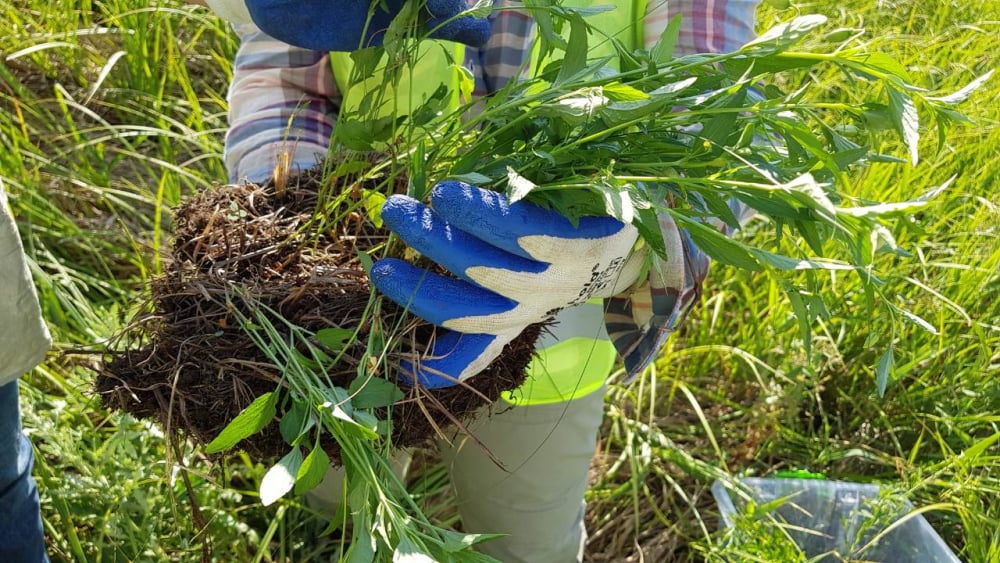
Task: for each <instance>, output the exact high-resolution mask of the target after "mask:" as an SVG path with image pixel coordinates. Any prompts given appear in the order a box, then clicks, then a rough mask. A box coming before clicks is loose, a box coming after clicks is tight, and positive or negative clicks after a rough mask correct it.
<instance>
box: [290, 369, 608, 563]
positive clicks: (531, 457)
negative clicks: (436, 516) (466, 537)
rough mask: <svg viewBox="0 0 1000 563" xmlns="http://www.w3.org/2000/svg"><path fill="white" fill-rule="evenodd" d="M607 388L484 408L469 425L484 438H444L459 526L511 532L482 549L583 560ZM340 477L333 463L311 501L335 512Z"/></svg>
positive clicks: (399, 464)
mask: <svg viewBox="0 0 1000 563" xmlns="http://www.w3.org/2000/svg"><path fill="white" fill-rule="evenodd" d="M604 392H605V388H603V387H602V388H601V389H600V390H598V391H596V392H594V393H591V394H589V395H586V396H584V397H580V398H577V399H574V400H572V401H568V402H564V403H550V404H543V405H524V406H512V407H510V408H508V409H503V408H495V409H494V410H498V411H500V412H494V413H492V414H487V413H486V412H485V411H484V412H483V413H481V414H480V415H479V416H478V417H476V419H475V420H474V421H473V422H471V423H470V424H469V425H468V429H469V430H470V432H471V433H472V434H473V435H474V436H475V437H476V438H477V439H478V440H479V442H480V443H477V442H476V441H475V440H472V439H471V438H469V437H468V436H467V435H458V436H456V437H455V439H454V440H453V441H452V444H451V445H449V444H447V443H445V442H444V441H441V443H440V444H439V448H440V451H441V456H442V459H443V460H444V462H445V464H446V465H447V467H448V470H449V474H450V476H451V482H452V486H453V487H454V490H455V497H456V500H457V502H458V510H459V514H460V515H461V517H462V529H463V530H464V531H465V532H467V533H498V534H507V536H506V537H504V538H501V539H498V540H493V541H489V542H486V543H483V544H480V545H479V546H478V549H479V551H481V552H483V553H486V554H488V555H490V556H491V557H494V558H496V559H499V560H500V561H503V562H504V563H519V562H525V563H528V562H530V563H536V562H537V563H573V562H578V561H582V560H583V548H584V543H585V542H586V538H587V534H586V530H585V528H584V519H583V516H584V499H583V495H584V492H585V491H586V490H587V485H588V474H589V470H590V461H591V458H592V457H593V455H594V449H595V447H596V444H597V432H598V430H599V427H600V425H601V419H602V417H603V413H604ZM486 451H488V452H489V454H487V453H486ZM490 454H491V455H492V457H491V455H490ZM494 459H496V460H499V461H500V463H501V464H502V467H500V466H498V465H497V463H496V462H495V461H494ZM407 461H408V456H407V455H405V454H404V455H402V456H400V457H399V458H398V459H397V460H396V464H395V465H396V468H397V469H398V470H399V471H401V472H402V471H403V470H404V468H405V466H406V463H407ZM342 479H343V473H342V469H340V470H331V471H330V472H329V473H328V474H327V476H326V478H325V479H324V480H323V483H322V484H320V486H319V487H317V489H315V490H314V491H313V492H311V493H310V494H309V495H308V501H309V503H310V504H311V505H313V506H314V507H316V508H318V509H320V510H322V511H323V512H327V513H332V512H334V511H335V510H336V507H337V503H338V502H339V500H340V498H341V492H342V489H341V487H342Z"/></svg>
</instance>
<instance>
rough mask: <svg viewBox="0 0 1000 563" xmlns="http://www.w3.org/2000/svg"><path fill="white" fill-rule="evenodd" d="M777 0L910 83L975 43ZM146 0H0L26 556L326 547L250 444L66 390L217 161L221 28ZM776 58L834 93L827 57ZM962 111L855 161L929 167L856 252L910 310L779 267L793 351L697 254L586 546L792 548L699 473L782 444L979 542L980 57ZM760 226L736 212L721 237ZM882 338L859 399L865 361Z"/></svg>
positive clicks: (743, 282)
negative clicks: (737, 516) (19, 311)
mask: <svg viewBox="0 0 1000 563" xmlns="http://www.w3.org/2000/svg"><path fill="white" fill-rule="evenodd" d="M779 3H780V2H773V3H771V4H770V5H765V6H764V7H762V8H761V11H760V13H759V21H760V27H761V28H766V27H769V26H770V25H771V24H773V23H775V22H778V21H785V20H788V19H790V18H791V17H793V16H795V15H799V14H806V13H819V14H823V15H826V16H827V17H829V18H830V21H829V22H828V23H827V24H826V29H827V30H828V31H834V30H837V29H841V28H852V29H856V30H863V33H862V34H861V35H860V36H859V38H858V40H857V41H859V42H862V43H865V44H867V47H868V48H869V49H870V50H876V51H883V52H886V53H889V54H891V55H892V56H894V57H896V58H897V59H898V60H899V61H900V62H902V63H903V64H904V65H905V67H906V68H907V69H908V71H909V73H910V74H911V76H913V78H914V81H915V82H916V83H917V84H918V85H920V86H922V87H925V88H927V89H930V90H933V91H938V90H940V91H941V92H943V93H951V92H954V91H956V90H958V89H959V88H961V87H962V86H964V85H966V84H968V83H969V82H970V81H972V80H973V79H975V78H976V77H978V76H981V75H983V74H985V73H987V72H988V71H990V70H992V69H995V68H997V67H998V66H1000V47H998V42H997V37H998V36H1000V3H997V2H996V1H995V0H966V1H964V2H958V1H950V2H945V1H943V0H940V1H930V2H928V1H923V2H918V1H917V0H880V1H878V2H865V1H861V0H841V1H839V2H833V1H832V0H817V1H803V2H793V3H792V5H791V6H790V7H784V8H781V9H779V8H778V7H776V4H779ZM154 6H155V7H150V6H148V5H147V4H146V3H143V2H140V1H139V0H75V1H69V0H58V1H53V2H45V1H42V0H17V1H16V2H15V1H14V0H0V15H2V19H0V140H2V144H0V182H3V185H4V188H5V189H6V190H7V191H8V192H9V194H10V196H11V204H12V206H13V210H14V214H15V216H16V217H17V218H18V221H19V227H20V229H21V232H22V235H23V237H24V240H25V246H26V249H27V252H28V254H29V257H30V259H31V265H32V268H33V272H34V275H35V280H36V282H37V284H38V288H39V292H40V296H41V300H42V306H43V310H44V313H45V316H46V319H47V320H48V322H49V325H50V327H51V329H52V331H53V335H54V338H55V341H56V346H55V349H54V350H53V353H52V354H51V355H50V357H49V359H48V361H47V362H46V363H45V364H43V365H42V366H40V367H39V368H38V369H36V370H35V371H34V372H33V373H32V374H31V375H29V376H27V377H25V378H24V380H23V383H22V396H23V401H22V402H23V409H24V425H25V427H26V430H27V431H28V432H29V433H30V434H31V437H32V440H33V441H34V444H35V447H36V452H37V458H36V459H37V461H36V468H35V470H36V475H37V478H38V481H39V487H40V489H41V493H42V497H43V498H42V502H43V510H44V514H43V516H44V520H45V526H46V532H47V534H48V538H49V542H50V554H51V556H52V558H53V560H54V561H77V562H84V561H86V562H110V561H194V560H200V559H202V557H203V556H204V555H205V553H204V550H205V549H206V546H209V545H210V547H211V559H212V560H215V561H241V562H242V561H314V560H315V561H319V560H330V559H335V558H336V556H337V553H339V552H340V549H341V547H342V546H341V545H340V543H339V540H338V539H335V538H329V537H322V536H320V535H319V532H320V531H321V530H322V529H323V527H324V526H323V523H322V522H320V521H318V520H317V519H316V518H314V517H313V515H312V514H310V511H309V510H308V509H307V508H305V507H303V506H302V505H301V503H300V502H299V501H298V500H296V499H284V500H282V501H279V502H278V503H276V504H275V505H273V506H271V507H268V508H264V507H262V506H261V505H260V503H259V502H258V499H257V492H256V491H257V490H258V485H259V482H260V479H261V478H262V476H263V474H264V471H265V470H266V469H267V468H266V467H265V466H262V465H260V464H255V463H254V462H253V461H251V460H250V459H248V458H246V457H245V456H241V455H239V454H237V455H234V456H232V457H231V458H229V459H228V460H227V462H226V463H224V464H210V463H208V462H207V461H206V460H205V459H204V458H203V456H202V455H201V454H200V453H199V452H198V450H197V449H195V448H192V447H190V446H187V445H181V447H178V448H169V451H168V444H167V442H166V441H165V439H164V437H163V433H162V431H161V429H159V428H157V427H155V426H152V425H149V424H147V423H143V422H138V421H136V420H134V419H132V418H130V417H127V416H122V415H119V414H113V413H109V412H106V411H104V410H103V409H102V408H101V407H100V406H99V400H98V398H97V397H96V396H95V395H94V394H93V393H92V391H91V383H92V379H93V372H92V371H91V369H90V368H91V367H92V366H93V365H94V362H97V361H98V360H99V357H98V356H96V355H95V354H94V352H96V351H97V350H98V349H99V344H100V343H101V342H103V341H104V340H105V339H107V338H108V337H109V336H110V335H112V334H114V333H115V332H116V331H117V330H120V329H121V328H122V326H123V323H125V322H127V319H128V318H129V314H128V313H129V311H130V308H132V307H134V306H135V302H136V301H137V299H138V297H137V296H138V295H141V291H142V288H143V284H144V282H145V281H146V280H148V279H149V278H150V276H152V275H155V274H156V273H157V272H158V271H159V268H160V264H159V261H158V259H157V255H158V252H159V249H160V248H161V246H162V245H164V244H166V243H167V242H168V241H169V236H170V234H169V233H170V231H169V228H170V227H169V209H170V208H171V207H172V206H173V205H175V204H176V203H177V202H178V201H179V200H180V198H181V197H182V196H184V195H185V194H190V193H193V192H194V191H195V190H198V189H201V188H204V187H207V186H210V185H212V183H214V182H220V181H222V180H224V179H225V174H224V170H223V166H222V162H221V151H222V138H223V134H224V131H225V127H226V121H225V112H226V102H225V89H226V85H227V83H228V78H229V74H230V68H229V64H230V63H229V61H230V59H231V57H232V55H233V53H234V51H235V49H236V44H235V38H234V37H233V36H232V35H231V34H230V33H229V32H228V29H227V28H226V27H225V26H224V24H222V23H221V22H219V21H218V20H217V19H215V18H213V17H211V16H210V15H209V14H208V12H207V11H205V10H203V9H194V8H190V7H182V6H181V5H180V4H179V3H178V2H175V1H164V2H158V3H155V5H154ZM796 80H801V83H802V84H807V83H808V84H810V85H811V88H812V89H813V90H812V91H813V92H814V94H815V95H822V96H827V97H830V98H837V99H840V100H845V101H851V100H852V85H851V84H846V83H843V82H842V81H841V79H840V78H839V75H834V74H832V73H831V74H829V75H824V74H812V75H807V76H800V77H796ZM962 109H963V111H964V112H965V113H966V114H967V115H968V116H969V117H970V118H971V120H972V123H971V124H969V125H967V126H964V127H958V128H954V129H952V130H951V132H950V133H949V135H948V136H947V137H946V138H945V139H944V140H943V143H942V144H941V145H940V146H939V145H938V143H939V141H938V139H937V138H935V136H934V135H933V134H927V135H925V138H924V139H923V140H922V144H921V151H922V155H923V158H922V161H921V162H920V164H919V165H917V166H909V165H906V164H892V163H879V164H872V165H871V166H869V167H868V168H866V169H865V170H864V171H863V173H861V174H859V175H857V176H856V178H855V182H854V185H853V191H854V193H855V194H856V195H857V196H858V197H862V198H868V199H871V200H876V201H898V200H906V199H911V198H913V197H916V196H918V195H920V194H923V193H925V192H928V191H930V190H931V189H933V188H935V187H937V186H940V185H942V184H944V183H945V182H946V181H948V180H949V179H950V178H952V177H954V180H953V181H952V183H951V184H950V186H949V187H948V189H947V190H945V191H944V192H943V193H942V194H940V195H938V196H937V197H936V198H935V199H934V200H933V202H932V203H931V204H930V205H929V206H927V207H925V208H924V209H922V210H921V211H920V212H919V213H916V214H914V215H912V216H910V217H907V218H906V219H905V220H902V221H899V222H898V223H897V224H895V225H894V227H893V231H892V235H893V236H894V237H895V239H896V241H897V242H898V243H899V245H900V246H901V247H902V248H903V249H905V250H907V251H908V252H909V256H892V257H890V256H888V255H887V256H885V257H882V258H880V260H879V262H878V266H879V267H880V269H881V273H882V278H883V280H884V281H885V286H884V288H885V294H886V295H888V296H891V299H893V300H894V303H895V304H897V305H899V306H900V307H902V308H905V309H907V310H909V311H912V312H913V314H914V315H917V316H919V318H920V319H923V321H924V322H923V325H922V324H921V322H918V321H915V320H914V321H910V322H902V323H889V322H888V320H887V319H885V318H882V317H875V318H872V317H871V315H870V311H869V310H868V309H866V308H865V307H864V306H863V300H864V288H863V287H862V286H861V285H860V283H859V282H858V281H857V279H856V278H854V277H847V276H836V277H835V276H833V275H831V274H826V277H823V276H815V277H813V278H810V279H806V278H805V277H803V278H801V279H798V280H792V281H795V282H796V283H799V284H801V285H802V286H804V287H809V288H810V289H811V291H814V292H819V293H821V294H822V295H824V296H825V297H826V299H827V303H828V307H829V314H828V315H825V316H820V317H819V318H817V319H816V320H815V323H814V325H813V340H812V346H811V347H809V348H807V347H806V346H805V345H804V342H803V341H802V337H801V332H800V330H799V325H798V323H797V321H796V319H795V316H794V309H793V307H792V304H791V303H790V302H789V300H788V299H787V297H786V291H785V286H784V285H783V284H784V283H788V282H787V281H782V279H781V278H778V277H774V276H769V275H762V274H754V273H750V272H746V271H742V270H738V269H735V268H725V267H716V268H714V269H713V271H712V274H711V277H710V280H709V283H708V285H707V287H706V291H705V295H704V298H703V302H702V303H701V304H700V306H699V307H698V308H697V309H696V310H695V311H694V312H693V313H692V315H691V316H690V317H689V319H688V321H687V324H686V325H685V328H684V329H683V331H682V332H681V333H680V334H678V335H676V337H675V338H673V339H672V340H671V341H670V342H669V344H668V346H667V347H666V348H665V349H664V351H663V355H662V357H661V358H660V359H659V360H658V361H657V362H656V364H655V367H654V369H651V370H649V371H648V373H647V374H646V375H645V376H643V377H641V378H639V380H637V381H635V382H633V383H632V384H630V385H628V386H622V385H613V386H612V389H611V392H610V395H609V400H608V402H607V416H606V424H605V428H604V431H603V432H602V437H601V440H600V451H599V452H598V455H597V456H596V458H595V462H594V466H593V471H592V475H593V484H592V487H591V489H590V491H589V493H588V495H589V501H590V505H589V506H590V514H589V517H588V519H589V521H588V523H589V526H588V528H589V531H590V540H589V545H588V557H589V558H590V560H593V561H704V560H708V561H796V560H801V561H805V560H806V559H805V558H804V557H800V556H799V555H796V554H794V553H790V552H789V551H788V550H787V549H788V547H787V545H784V542H782V541H781V535H780V534H775V533H773V532H774V530H773V529H771V528H769V527H768V526H767V525H766V519H760V520H755V521H747V522H744V523H742V524H741V525H740V526H739V527H738V529H737V530H736V531H735V532H731V533H729V534H720V533H719V532H718V514H717V510H716V508H715V504H714V501H713V500H712V498H711V495H710V493H709V486H710V485H711V483H712V481H713V480H714V479H716V478H718V477H721V476H726V475H734V476H740V475H755V476H764V475H769V474H771V473H773V472H774V471H778V470H787V469H792V470H794V469H803V470H809V471H815V472H820V473H823V474H825V475H826V476H827V477H829V478H831V479H842V480H851V481H861V482H875V483H881V484H884V485H886V486H888V487H891V488H892V489H894V490H896V491H899V492H900V493H901V494H905V495H906V496H907V498H909V499H910V500H911V501H912V502H913V503H914V504H915V505H916V506H918V507H926V508H929V511H928V512H927V513H925V516H926V517H927V518H928V520H929V521H930V522H931V523H932V524H933V526H934V527H935V528H936V529H937V531H938V532H939V533H940V534H941V535H942V537H943V538H944V539H945V540H946V541H947V542H948V544H949V545H950V546H951V547H952V549H953V550H954V551H955V553H957V554H958V555H959V556H960V557H961V559H962V560H964V561H971V562H993V561H1000V446H998V445H997V440H998V439H1000V352H997V350H1000V249H998V247H997V245H996V243H995V242H994V240H995V239H994V237H995V236H997V235H998V230H997V229H998V225H1000V193H998V190H997V185H998V182H1000V156H998V154H1000V78H996V77H994V78H993V79H992V80H990V81H988V82H987V83H986V84H985V85H984V86H983V87H982V88H981V89H980V90H978V91H977V92H975V93H974V94H973V95H972V97H971V98H970V100H969V102H967V103H966V104H965V105H964V106H963V108H962ZM884 150H885V151H888V152H893V151H896V152H898V147H892V146H887V147H884ZM771 232H772V231H770V230H769V228H768V226H767V225H764V224H762V223H760V222H757V223H752V224H751V227H750V228H749V229H748V230H747V232H746V233H745V234H744V235H741V236H746V237H764V238H766V237H769V236H771ZM803 275H805V274H803ZM890 346H891V347H892V349H893V357H894V360H895V364H894V369H893V370H892V372H891V374H890V375H891V377H890V380H889V382H888V385H887V388H886V390H885V393H884V396H880V394H879V392H878V389H877V386H876V379H877V378H876V366H877V365H878V363H879V358H880V357H881V355H882V354H883V353H884V352H885V350H886V349H888V348H889V347H890ZM807 350H808V352H807ZM616 379H618V376H616ZM410 481H411V491H412V493H413V495H414V496H415V497H416V498H417V499H418V501H419V502H420V503H421V505H422V506H423V507H424V509H425V512H426V513H427V514H428V515H429V516H430V517H431V518H432V519H434V520H435V521H437V522H440V523H442V524H449V523H453V522H454V521H455V518H456V517H455V514H454V510H453V509H452V508H451V507H450V504H449V493H448V488H447V480H446V477H445V472H444V469H443V467H440V466H439V465H438V464H437V462H436V460H435V459H434V458H433V456H426V457H424V456H421V458H420V460H419V463H418V471H416V472H414V474H412V475H411V476H410ZM186 484H187V485H189V486H186ZM189 491H193V496H192V494H191V493H190V492H189Z"/></svg>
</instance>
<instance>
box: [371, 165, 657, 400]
mask: <svg viewBox="0 0 1000 563" xmlns="http://www.w3.org/2000/svg"><path fill="white" fill-rule="evenodd" d="M431 205H432V206H433V209H432V208H431V207H428V206H426V205H424V204H422V203H420V202H418V201H416V200H414V199H412V198H409V197H406V196H392V197H390V198H389V199H388V200H387V201H386V203H385V205H384V206H383V208H382V220H383V221H384V222H385V224H386V226H387V227H388V228H389V229H391V230H392V231H394V232H395V233H396V234H397V235H399V237H400V238H401V239H403V240H404V241H405V242H406V243H407V244H408V245H410V246H411V247H412V248H414V249H415V250H417V251H419V252H420V253H421V254H423V255H424V256H426V257H428V258H430V259H431V260H434V261H435V262H437V263H438V264H440V265H441V266H442V267H444V268H445V269H446V270H448V271H449V272H451V273H453V274H455V276H457V278H458V279H456V278H455V277H448V276H443V275H440V274H437V273H434V272H429V271H426V270H423V269H421V268H417V267H415V266H413V265H411V264H409V263H407V262H404V261H402V260H396V259H391V258H386V259H383V260H379V261H378V262H376V263H375V265H374V267H373V268H372V271H371V281H372V284H373V285H374V286H375V287H376V288H377V289H378V290H379V291H381V292H382V293H383V294H384V295H385V296H386V297H388V298H389V299H392V300H393V301H395V302H396V303H398V304H400V305H401V306H403V307H407V308H408V309H409V310H410V311H411V312H412V313H413V314H415V315H417V316H419V317H421V318H423V319H424V320H426V321H428V322H430V323H432V324H434V325H437V326H439V327H443V328H446V329H449V330H446V331H438V334H437V337H436V338H435V341H434V343H433V346H432V350H431V351H430V352H429V353H428V354H427V355H426V356H425V357H424V358H422V359H420V361H419V362H418V365H413V364H406V365H404V366H403V368H404V370H405V371H408V372H409V373H408V374H407V373H404V374H403V375H404V377H412V378H414V379H416V380H417V381H419V382H420V383H421V384H423V385H424V386H426V387H430V388H436V387H447V386H450V385H455V384H457V383H458V382H460V381H462V380H464V379H466V378H468V377H471V376H473V375H475V374H476V373H479V372H480V371H481V370H482V369H483V368H485V367H486V366H487V365H489V363H490V362H492V361H493V359H494V358H496V357H497V356H498V355H499V354H500V353H501V352H503V348H504V346H505V345H506V344H507V343H508V342H510V341H511V340H512V339H513V338H515V337H517V335H518V334H520V333H521V331H522V330H523V329H524V328H525V327H527V326H528V325H530V324H533V323H538V322H542V321H544V320H546V319H548V318H549V317H551V316H552V315H553V314H554V313H555V312H556V311H558V310H559V309H562V308H564V307H568V306H570V305H575V304H578V303H583V302H584V301H587V300H588V299H591V298H595V297H601V298H603V297H610V296H612V295H617V294H619V293H621V292H622V291H623V290H624V289H626V288H627V287H629V286H630V285H632V284H633V283H635V281H636V279H637V278H638V276H639V272H640V270H641V269H642V263H643V259H644V256H643V253H642V252H633V248H634V247H635V243H636V240H637V231H636V230H635V228H634V227H633V226H631V225H626V224H624V223H622V222H620V221H618V220H616V219H614V218H611V217H585V218H583V219H581V220H580V222H579V224H578V225H576V226H574V225H573V224H572V223H571V222H570V221H569V220H567V219H566V218H565V217H563V216H561V215H559V214H558V213H557V212H555V211H552V210H548V209H544V208H541V207H538V206H536V205H533V204H531V203H527V202H517V203H514V204H508V203H507V200H506V197H505V196H504V195H502V194H499V193H496V192H492V191H488V190H483V189H480V188H477V187H475V186H470V185H468V184H464V183H461V182H443V183H441V184H438V185H437V186H435V188H434V190H433V191H432V193H431ZM411 381H412V379H411Z"/></svg>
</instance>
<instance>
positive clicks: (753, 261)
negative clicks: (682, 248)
mask: <svg viewBox="0 0 1000 563" xmlns="http://www.w3.org/2000/svg"><path fill="white" fill-rule="evenodd" d="M672 215H673V217H674V219H675V220H676V221H677V222H678V223H679V224H681V225H683V226H684V227H685V228H687V230H688V234H690V235H691V239H692V240H694V243H695V244H696V245H697V246H698V248H699V249H701V250H702V251H703V252H704V253H705V254H708V255H709V256H711V257H712V258H714V259H715V260H718V261H719V262H722V263H725V264H729V265H731V266H736V267H737V268H743V269H745V270H751V271H754V272H759V271H761V270H762V269H763V267H762V266H761V264H760V263H759V262H758V261H757V258H756V257H755V256H754V255H753V254H752V253H751V252H749V251H748V250H747V248H746V247H745V246H743V245H741V244H739V243H737V242H736V241H734V240H733V239H731V238H729V237H727V236H726V235H724V234H722V233H720V232H719V231H717V230H715V229H713V228H712V227H709V226H708V225H706V224H704V223H702V222H700V221H695V220H693V219H691V218H689V217H686V216H684V215H681V214H679V213H672Z"/></svg>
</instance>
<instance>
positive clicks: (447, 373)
mask: <svg viewBox="0 0 1000 563" xmlns="http://www.w3.org/2000/svg"><path fill="white" fill-rule="evenodd" d="M496 338H497V337H496V336H493V335H491V334H463V333H460V332H454V331H438V333H437V336H436V338H435V340H434V348H433V350H432V351H431V353H430V354H429V355H428V358H429V359H423V360H421V361H420V367H419V369H417V368H415V367H414V365H413V362H410V361H406V360H404V361H402V362H400V371H399V378H400V379H401V380H403V382H404V383H406V384H408V385H413V383H414V381H417V382H419V383H420V385H422V386H424V387H426V388H428V389H441V388H443V387H452V386H454V385H458V384H459V383H460V381H459V379H458V378H459V377H460V376H461V375H462V372H463V371H464V370H465V368H466V367H468V365H469V364H471V363H472V362H473V361H475V360H476V359H478V358H479V357H480V356H482V355H483V353H485V352H486V350H487V348H489V346H490V344H492V343H493V341H494V340H496ZM414 376H416V377H414Z"/></svg>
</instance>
